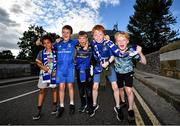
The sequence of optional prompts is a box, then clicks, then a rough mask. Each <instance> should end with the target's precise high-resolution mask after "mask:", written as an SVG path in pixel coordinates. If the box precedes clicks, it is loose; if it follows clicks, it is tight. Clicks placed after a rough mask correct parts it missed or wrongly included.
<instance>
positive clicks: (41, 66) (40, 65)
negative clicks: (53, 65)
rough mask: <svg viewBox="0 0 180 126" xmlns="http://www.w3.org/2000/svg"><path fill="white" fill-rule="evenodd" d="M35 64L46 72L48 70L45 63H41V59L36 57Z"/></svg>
mask: <svg viewBox="0 0 180 126" xmlns="http://www.w3.org/2000/svg"><path fill="white" fill-rule="evenodd" d="M36 64H37V65H38V67H39V68H40V69H41V70H44V71H46V72H48V71H49V68H48V67H47V66H45V65H43V63H42V61H40V60H38V59H36Z"/></svg>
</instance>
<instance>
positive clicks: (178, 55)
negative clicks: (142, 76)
mask: <svg viewBox="0 0 180 126" xmlns="http://www.w3.org/2000/svg"><path fill="white" fill-rule="evenodd" d="M160 66H161V67H160V73H161V75H163V76H167V77H172V78H177V79H180V41H176V42H174V43H171V44H169V45H167V46H164V47H162V48H161V49H160Z"/></svg>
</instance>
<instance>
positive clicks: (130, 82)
mask: <svg viewBox="0 0 180 126" xmlns="http://www.w3.org/2000/svg"><path fill="white" fill-rule="evenodd" d="M132 85H133V73H132V72H130V73H127V74H126V75H125V91H126V94H127V96H128V103H129V107H128V120H129V121H134V119H135V117H134V111H133V105H134V93H133V89H132Z"/></svg>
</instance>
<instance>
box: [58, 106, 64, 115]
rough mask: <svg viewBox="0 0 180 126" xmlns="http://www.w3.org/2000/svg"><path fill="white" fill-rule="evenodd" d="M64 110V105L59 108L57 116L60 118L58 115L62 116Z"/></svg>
mask: <svg viewBox="0 0 180 126" xmlns="http://www.w3.org/2000/svg"><path fill="white" fill-rule="evenodd" d="M63 112H64V107H60V106H59V107H58V108H57V113H56V117H57V118H58V117H61V116H62V114H63Z"/></svg>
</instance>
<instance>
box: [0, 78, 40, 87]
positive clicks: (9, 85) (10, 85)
mask: <svg viewBox="0 0 180 126" xmlns="http://www.w3.org/2000/svg"><path fill="white" fill-rule="evenodd" d="M35 81H38V80H31V81H25V82H21V83H17V84H8V85H3V86H0V89H1V88H6V87H12V86H17V85H21V84H24V83H30V82H35Z"/></svg>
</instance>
